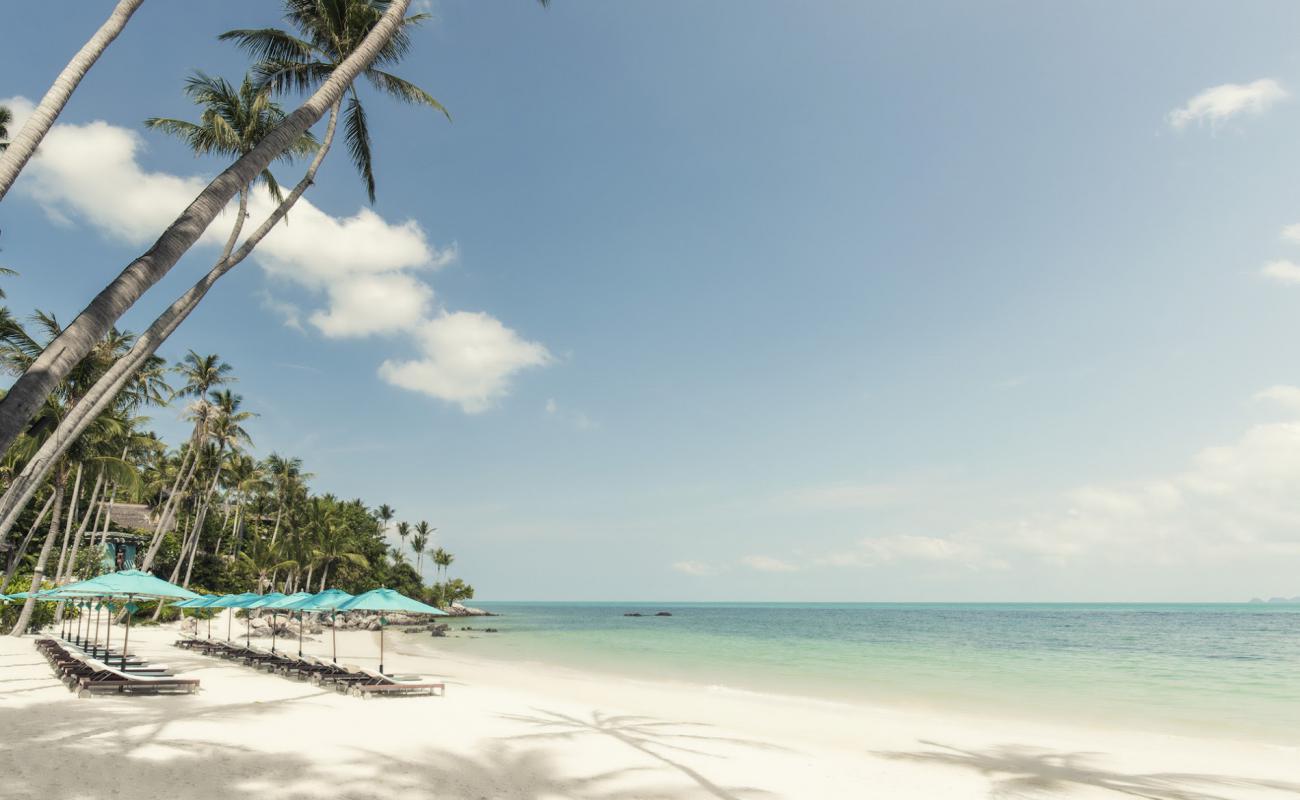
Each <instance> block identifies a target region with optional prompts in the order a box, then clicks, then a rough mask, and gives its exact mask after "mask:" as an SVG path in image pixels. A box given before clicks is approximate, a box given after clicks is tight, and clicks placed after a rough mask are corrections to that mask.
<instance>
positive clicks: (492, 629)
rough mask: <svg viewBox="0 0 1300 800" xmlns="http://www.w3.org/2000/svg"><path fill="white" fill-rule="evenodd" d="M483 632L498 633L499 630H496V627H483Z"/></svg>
mask: <svg viewBox="0 0 1300 800" xmlns="http://www.w3.org/2000/svg"><path fill="white" fill-rule="evenodd" d="M483 632H484V633H500V631H498V630H497V629H496V628H484V629H483Z"/></svg>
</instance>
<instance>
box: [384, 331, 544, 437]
mask: <svg viewBox="0 0 1300 800" xmlns="http://www.w3.org/2000/svg"><path fill="white" fill-rule="evenodd" d="M416 339H417V341H418V342H419V345H420V349H421V351H422V355H423V357H422V358H418V359H415V360H413V361H391V360H390V361H385V362H384V363H383V364H382V365H381V366H380V367H379V374H380V376H382V377H383V379H384V380H386V381H388V382H389V383H391V384H393V385H394V386H401V387H402V388H405V389H410V390H412V391H417V392H423V393H425V394H427V395H430V396H431V397H437V398H439V399H441V400H446V401H447V402H450V403H457V404H459V405H460V407H461V408H462V409H464V410H465V411H466V412H467V413H471V414H475V413H478V412H480V411H484V410H486V409H488V408H490V407H491V406H492V404H493V403H494V402H495V401H496V400H497V399H499V398H501V397H502V396H504V395H505V394H506V392H507V390H508V388H509V387H508V383H509V379H510V378H511V377H512V376H513V375H514V374H515V373H516V372H519V371H520V370H523V369H527V368H529V367H540V366H545V365H546V364H549V363H551V361H552V360H553V358H552V356H551V354H550V351H548V350H547V349H546V347H544V346H543V345H541V344H539V343H537V342H530V341H527V340H525V339H523V338H521V337H520V336H519V335H518V334H517V333H515V332H514V331H512V330H511V329H509V328H507V327H506V326H504V325H502V324H501V322H500V321H499V320H497V319H495V318H493V317H490V316H488V315H487V314H483V313H481V312H478V313H475V312H468V311H456V312H452V313H441V314H439V315H438V316H437V317H435V318H433V319H431V320H428V321H426V322H424V323H422V324H421V325H420V327H419V329H418V330H417V331H416Z"/></svg>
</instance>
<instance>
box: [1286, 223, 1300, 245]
mask: <svg viewBox="0 0 1300 800" xmlns="http://www.w3.org/2000/svg"><path fill="white" fill-rule="evenodd" d="M1282 239H1283V241H1287V242H1300V222H1297V223H1294V224H1292V225H1287V226H1286V227H1285V228H1283V229H1282Z"/></svg>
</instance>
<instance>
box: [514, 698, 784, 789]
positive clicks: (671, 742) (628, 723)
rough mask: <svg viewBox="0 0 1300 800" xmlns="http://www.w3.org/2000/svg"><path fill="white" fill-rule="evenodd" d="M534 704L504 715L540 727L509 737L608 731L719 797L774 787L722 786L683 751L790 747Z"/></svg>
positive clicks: (686, 725) (694, 726) (687, 725)
mask: <svg viewBox="0 0 1300 800" xmlns="http://www.w3.org/2000/svg"><path fill="white" fill-rule="evenodd" d="M533 710H534V711H535V712H537V713H536V715H532V716H530V715H523V714H502V715H501V717H502V719H508V720H511V721H513V722H522V723H524V724H527V725H531V726H533V727H535V728H539V729H540V730H539V731H538V732H536V733H524V734H518V735H516V736H511V737H507V738H509V739H511V740H514V741H519V740H527V739H560V740H567V739H574V738H577V737H579V736H587V735H598V736H605V737H608V738H610V739H612V740H614V741H616V742H619V743H621V744H624V745H626V746H628V747H630V748H632V749H633V750H636V751H637V752H639V753H642V754H644V755H646V756H649V757H650V758H652V759H654V760H655V761H658V762H660V763H661V764H664V765H665V766H668V767H670V768H672V769H675V770H677V771H678V772H680V773H681V774H682V775H684V776H686V777H687V778H689V779H690V780H691V781H693V782H694V783H695V784H696V785H698V786H699V787H700V788H701V789H703V790H704V791H706V792H708V793H709V794H711V795H713V796H714V797H717V798H721V800H741V798H742V796H750V797H760V796H764V795H770V794H771V792H768V791H767V790H765V789H759V788H757V787H752V786H740V787H724V786H719V785H718V784H716V783H714V782H713V781H711V780H709V779H708V778H707V777H706V776H705V775H704V774H703V773H701V772H700V771H698V770H696V769H694V768H692V767H690V766H688V765H687V764H685V763H683V762H682V761H681V760H679V758H680V756H681V755H686V756H700V757H704V758H723V756H721V755H718V754H717V753H710V752H707V751H705V750H702V749H700V746H701V745H704V744H706V743H715V744H728V745H739V746H744V747H753V748H759V749H764V750H781V751H785V750H786V748H783V747H780V746H778V745H774V744H769V743H767V742H759V741H754V740H749V739H738V738H735V737H728V736H715V735H708V734H704V733H691V732H688V731H698V730H700V729H702V728H707V727H708V726H706V725H704V724H702V723H698V722H668V721H664V720H657V719H654V718H653V717H642V716H633V715H608V714H604V713H602V712H600V711H592V712H591V719H590V720H585V719H582V718H580V717H575V716H572V715H570V714H563V713H560V712H558V711H548V710H546V709H542V708H534V709H533ZM688 744H690V745H694V747H688V746H687V745H688ZM668 753H672V754H675V755H677V756H678V758H670V757H669V755H668Z"/></svg>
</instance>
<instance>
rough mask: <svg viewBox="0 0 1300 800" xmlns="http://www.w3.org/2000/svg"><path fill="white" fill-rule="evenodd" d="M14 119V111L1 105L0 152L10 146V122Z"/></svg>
mask: <svg viewBox="0 0 1300 800" xmlns="http://www.w3.org/2000/svg"><path fill="white" fill-rule="evenodd" d="M13 121H14V112H12V111H10V110H9V109H8V108H7V107H6V106H0V152H3V151H4V150H5V149H7V148H8V147H9V141H8V140H9V123H11V122H13Z"/></svg>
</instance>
